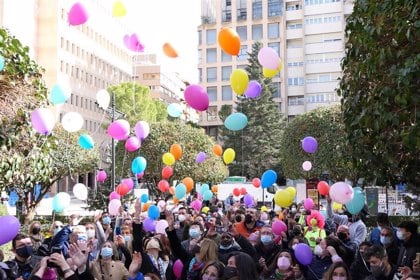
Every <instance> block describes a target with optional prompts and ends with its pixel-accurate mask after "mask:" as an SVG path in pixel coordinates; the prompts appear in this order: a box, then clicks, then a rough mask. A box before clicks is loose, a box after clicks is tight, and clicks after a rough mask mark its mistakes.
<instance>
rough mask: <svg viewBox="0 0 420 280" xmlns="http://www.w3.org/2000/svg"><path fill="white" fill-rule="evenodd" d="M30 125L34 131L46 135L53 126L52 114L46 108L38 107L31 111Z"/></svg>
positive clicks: (53, 118)
mask: <svg viewBox="0 0 420 280" xmlns="http://www.w3.org/2000/svg"><path fill="white" fill-rule="evenodd" d="M31 123H32V127H33V128H34V129H35V130H36V132H38V133H41V134H44V135H48V134H50V133H51V131H52V130H53V128H54V125H55V117H54V114H53V113H52V112H51V111H50V110H48V109H47V108H39V109H36V110H35V111H33V112H32V113H31Z"/></svg>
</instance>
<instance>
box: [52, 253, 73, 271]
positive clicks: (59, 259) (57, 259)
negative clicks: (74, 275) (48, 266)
mask: <svg viewBox="0 0 420 280" xmlns="http://www.w3.org/2000/svg"><path fill="white" fill-rule="evenodd" d="M49 261H50V262H52V263H53V264H55V265H56V266H58V267H59V268H60V269H61V270H62V271H64V270H66V269H68V268H70V266H69V265H68V263H67V262H66V260H65V259H64V256H63V255H62V254H59V253H53V254H52V255H51V256H50V258H49ZM73 261H74V260H73Z"/></svg>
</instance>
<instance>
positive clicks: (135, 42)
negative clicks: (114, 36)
mask: <svg viewBox="0 0 420 280" xmlns="http://www.w3.org/2000/svg"><path fill="white" fill-rule="evenodd" d="M123 41H124V45H125V46H126V47H127V49H129V50H130V51H133V52H143V51H144V45H143V43H141V42H140V39H139V37H138V36H137V34H135V33H133V34H131V35H125V36H124V38H123Z"/></svg>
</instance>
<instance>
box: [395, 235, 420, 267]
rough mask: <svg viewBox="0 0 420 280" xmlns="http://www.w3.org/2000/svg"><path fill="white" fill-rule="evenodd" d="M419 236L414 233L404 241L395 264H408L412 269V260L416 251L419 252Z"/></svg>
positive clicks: (399, 265)
mask: <svg viewBox="0 0 420 280" xmlns="http://www.w3.org/2000/svg"><path fill="white" fill-rule="evenodd" d="M419 238H420V236H419V235H418V234H414V235H412V236H411V237H410V239H408V240H407V241H404V243H403V244H402V246H401V247H400V254H399V255H398V261H397V266H398V267H401V266H408V267H410V268H411V269H413V260H414V259H415V258H416V253H419V252H420V239H419Z"/></svg>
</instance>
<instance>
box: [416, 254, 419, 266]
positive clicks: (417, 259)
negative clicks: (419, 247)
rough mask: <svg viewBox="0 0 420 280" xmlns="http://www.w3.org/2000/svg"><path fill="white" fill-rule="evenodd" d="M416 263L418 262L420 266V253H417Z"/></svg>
mask: <svg viewBox="0 0 420 280" xmlns="http://www.w3.org/2000/svg"><path fill="white" fill-rule="evenodd" d="M416 262H417V265H419V264H420V253H416Z"/></svg>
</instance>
